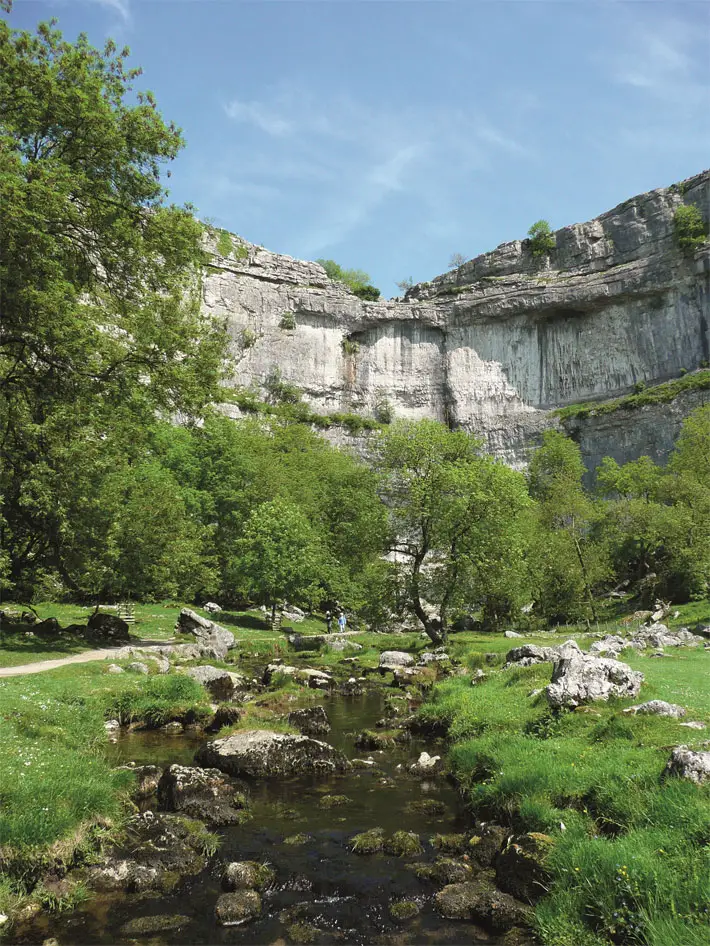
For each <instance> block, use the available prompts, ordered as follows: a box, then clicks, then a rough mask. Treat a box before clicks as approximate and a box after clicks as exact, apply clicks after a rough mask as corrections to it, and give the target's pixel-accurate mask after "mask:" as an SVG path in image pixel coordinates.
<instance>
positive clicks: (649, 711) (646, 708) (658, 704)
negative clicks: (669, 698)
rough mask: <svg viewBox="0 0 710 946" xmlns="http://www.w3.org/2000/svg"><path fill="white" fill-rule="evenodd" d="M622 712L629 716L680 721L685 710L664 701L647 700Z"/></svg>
mask: <svg viewBox="0 0 710 946" xmlns="http://www.w3.org/2000/svg"><path fill="white" fill-rule="evenodd" d="M624 712H625V713H626V714H627V715H629V716H637V715H641V716H671V717H673V719H682V717H683V716H685V713H686V709H685V707H684V706H679V705H678V704H677V703H666V701H665V700H649V701H648V702H647V703H639V704H638V706H629V707H628V708H627V709H625V710H624Z"/></svg>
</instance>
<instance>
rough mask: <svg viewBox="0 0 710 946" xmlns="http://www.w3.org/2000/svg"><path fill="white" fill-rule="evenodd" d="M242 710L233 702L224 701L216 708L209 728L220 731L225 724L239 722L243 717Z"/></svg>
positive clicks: (230, 724)
mask: <svg viewBox="0 0 710 946" xmlns="http://www.w3.org/2000/svg"><path fill="white" fill-rule="evenodd" d="M242 712H243V711H242V710H241V709H239V707H238V706H234V704H232V703H222V704H221V705H220V706H218V707H217V709H216V710H215V714H214V716H213V717H212V721H211V722H210V724H209V726H208V729H210V730H211V731H212V732H219V730H220V729H222V727H223V726H232V725H233V724H234V723H238V722H239V720H240V719H241V717H242Z"/></svg>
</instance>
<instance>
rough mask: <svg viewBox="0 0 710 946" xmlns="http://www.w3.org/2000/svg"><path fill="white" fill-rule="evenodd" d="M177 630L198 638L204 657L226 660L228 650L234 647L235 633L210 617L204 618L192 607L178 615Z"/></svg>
mask: <svg viewBox="0 0 710 946" xmlns="http://www.w3.org/2000/svg"><path fill="white" fill-rule="evenodd" d="M175 630H176V631H179V632H181V633H183V634H191V635H192V636H193V637H194V638H196V641H197V644H198V646H199V648H200V651H199V653H200V656H202V657H212V659H213V660H224V658H225V657H226V656H227V651H228V650H230V648H232V647H234V643H235V642H234V634H232V632H231V631H228V630H227V629H226V628H225V627H222V626H221V625H219V624H215V622H214V621H210V620H209V619H208V618H203V617H202V616H201V615H199V614H197V612H196V611H191V610H190V608H183V609H182V611H181V612H180V614H179V615H178V620H177V624H176V625H175Z"/></svg>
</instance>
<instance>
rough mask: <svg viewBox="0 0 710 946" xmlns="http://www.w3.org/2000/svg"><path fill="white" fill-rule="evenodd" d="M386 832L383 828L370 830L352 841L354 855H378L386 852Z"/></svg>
mask: <svg viewBox="0 0 710 946" xmlns="http://www.w3.org/2000/svg"><path fill="white" fill-rule="evenodd" d="M384 846H385V832H384V829H383V828H370V830H369V831H363V832H362V833H361V834H356V835H355V837H353V838H351V839H350V848H351V850H352V852H353V854H378V853H379V852H380V851H382V850H384Z"/></svg>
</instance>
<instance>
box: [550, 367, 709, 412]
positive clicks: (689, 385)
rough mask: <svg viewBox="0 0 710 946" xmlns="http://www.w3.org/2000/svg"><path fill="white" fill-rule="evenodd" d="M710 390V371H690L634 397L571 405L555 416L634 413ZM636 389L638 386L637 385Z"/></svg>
mask: <svg viewBox="0 0 710 946" xmlns="http://www.w3.org/2000/svg"><path fill="white" fill-rule="evenodd" d="M708 389H710V371H708V370H707V368H705V369H702V368H701V370H700V371H693V372H688V374H686V375H683V376H682V377H681V378H676V379H675V380H673V381H664V382H663V383H662V384H655V385H653V386H652V387H650V388H649V387H646V386H645V385H644V387H643V388H642V389H640V390H639V391H636V393H634V394H627V395H626V396H625V397H619V398H613V399H612V400H609V401H588V402H586V403H582V404H569V405H568V406H567V407H561V408H558V409H557V410H556V411H555V412H554V413H555V414H556V415H557V416H558V417H559V418H561V419H562V420H567V419H570V420H571V419H573V418H575V417H580V418H582V417H586V416H588V415H598V414H610V413H613V412H614V411H619V410H626V409H628V410H634V409H636V408H638V407H645V406H646V405H648V404H668V403H670V402H671V401H673V400H674V399H675V398H677V397H678V396H679V395H680V394H683V393H685V392H686V391H706V390H708ZM634 390H635V386H634Z"/></svg>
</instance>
